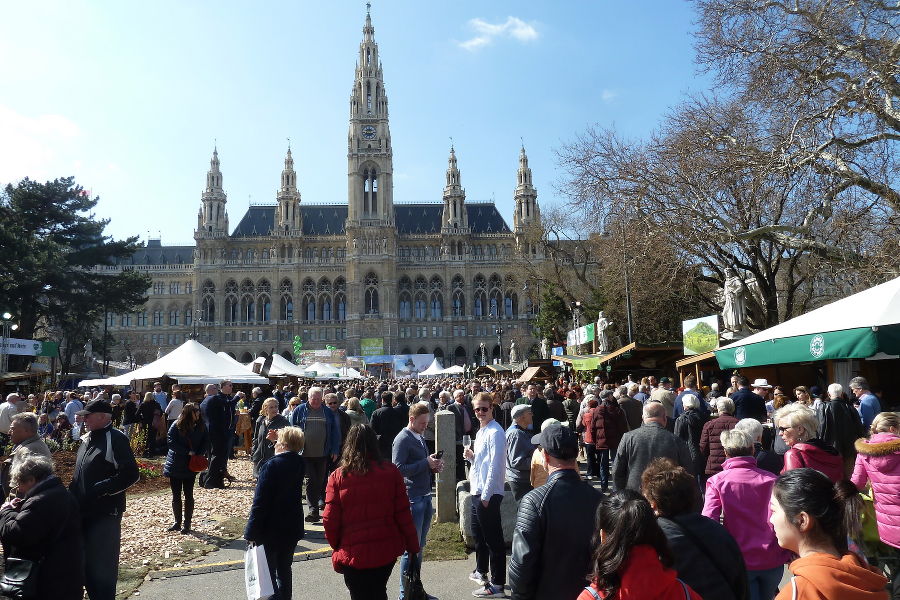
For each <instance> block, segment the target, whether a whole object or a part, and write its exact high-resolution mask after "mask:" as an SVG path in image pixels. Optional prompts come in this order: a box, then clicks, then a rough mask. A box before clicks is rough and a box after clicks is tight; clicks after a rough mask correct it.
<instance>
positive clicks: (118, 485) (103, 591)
mask: <svg viewBox="0 0 900 600" xmlns="http://www.w3.org/2000/svg"><path fill="white" fill-rule="evenodd" d="M76 414H77V415H79V416H82V417H84V427H85V429H86V430H87V432H88V433H87V436H86V438H85V439H84V441H83V442H82V443H81V445H80V446H79V447H78V456H77V457H76V459H75V472H74V473H73V475H72V483H71V484H70V485H69V491H71V492H72V494H74V496H75V499H76V500H78V504H79V506H80V508H81V529H82V533H83V535H84V555H85V557H86V559H87V560H86V561H85V569H84V571H85V573H84V575H85V588H87V593H88V597H89V598H90V599H91V600H114V599H115V597H116V579H117V577H118V574H119V549H120V545H121V538H122V514H123V513H124V512H125V490H127V489H128V488H129V487H131V486H132V485H134V484H135V483H137V480H138V478H139V477H140V475H139V473H138V468H137V462H135V460H134V453H133V452H132V451H131V446H130V445H129V443H128V438H127V437H126V436H125V434H124V433H122V432H121V431H119V430H118V429H115V428H114V427H113V426H112V406H110V404H109V402H106V401H105V400H92V401H90V402H88V403H87V406H85V407H84V409H82V410H79V411H78V412H77V413H76Z"/></svg>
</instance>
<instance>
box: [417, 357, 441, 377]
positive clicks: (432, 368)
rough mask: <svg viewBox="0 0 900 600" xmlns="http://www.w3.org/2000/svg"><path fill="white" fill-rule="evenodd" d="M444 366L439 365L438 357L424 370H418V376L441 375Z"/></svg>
mask: <svg viewBox="0 0 900 600" xmlns="http://www.w3.org/2000/svg"><path fill="white" fill-rule="evenodd" d="M443 374H444V368H443V367H442V366H441V363H440V361H439V360H438V359H436V358H435V359H434V360H433V361H432V362H431V364H430V365H428V368H427V369H425V370H424V371H419V377H434V376H437V375H443Z"/></svg>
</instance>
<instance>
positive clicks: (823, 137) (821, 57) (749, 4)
mask: <svg viewBox="0 0 900 600" xmlns="http://www.w3.org/2000/svg"><path fill="white" fill-rule="evenodd" d="M697 6H698V9H699V29H698V32H697V40H698V41H697V49H698V60H699V62H700V64H701V65H702V66H703V67H705V68H707V69H708V70H710V71H713V72H714V73H715V74H716V76H717V77H718V80H719V84H720V86H722V87H723V88H725V89H730V90H733V91H734V92H735V94H736V95H737V96H738V97H739V99H740V101H741V102H743V103H746V104H751V103H752V104H755V105H756V110H758V111H759V112H769V113H772V114H778V115H783V116H784V118H785V120H786V123H785V127H784V128H783V130H782V132H781V139H779V140H778V146H777V150H778V152H777V154H776V158H778V159H779V160H780V161H781V165H782V167H783V168H784V169H786V170H789V171H793V170H797V169H801V168H807V167H808V168H811V169H813V170H814V171H815V172H817V173H819V174H822V175H828V176H829V177H827V178H824V179H822V181H823V182H827V183H828V187H827V188H824V189H823V190H822V192H823V193H822V196H823V197H824V198H826V199H827V198H833V197H834V196H836V195H838V194H840V193H842V192H843V191H844V190H847V189H849V188H859V189H860V190H861V191H865V192H866V193H867V194H872V195H874V196H875V197H876V198H879V199H880V200H881V201H883V202H885V203H886V204H887V206H889V207H891V208H892V209H893V210H894V211H897V210H898V209H900V191H898V186H897V180H896V173H897V167H898V163H897V159H896V150H897V142H898V141H900V5H898V4H897V3H896V2H890V3H889V2H883V1H880V0H782V1H773V0H698V1H697Z"/></svg>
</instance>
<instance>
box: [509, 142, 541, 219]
mask: <svg viewBox="0 0 900 600" xmlns="http://www.w3.org/2000/svg"><path fill="white" fill-rule="evenodd" d="M540 220H541V209H540V207H539V206H538V203H537V190H536V189H535V187H534V184H533V183H532V179H531V167H529V166H528V155H527V154H526V153H525V144H524V143H523V144H522V149H521V151H520V152H519V170H518V172H517V173H516V191H515V211H514V212H513V228H514V229H515V231H516V232H517V233H518V232H520V231H522V230H523V229H525V227H527V226H528V225H530V224H531V223H539V222H540Z"/></svg>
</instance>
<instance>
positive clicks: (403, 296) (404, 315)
mask: <svg viewBox="0 0 900 600" xmlns="http://www.w3.org/2000/svg"><path fill="white" fill-rule="evenodd" d="M400 318H401V319H403V320H405V321H406V320H409V319H411V318H412V300H410V297H409V292H407V291H402V292H400Z"/></svg>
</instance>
